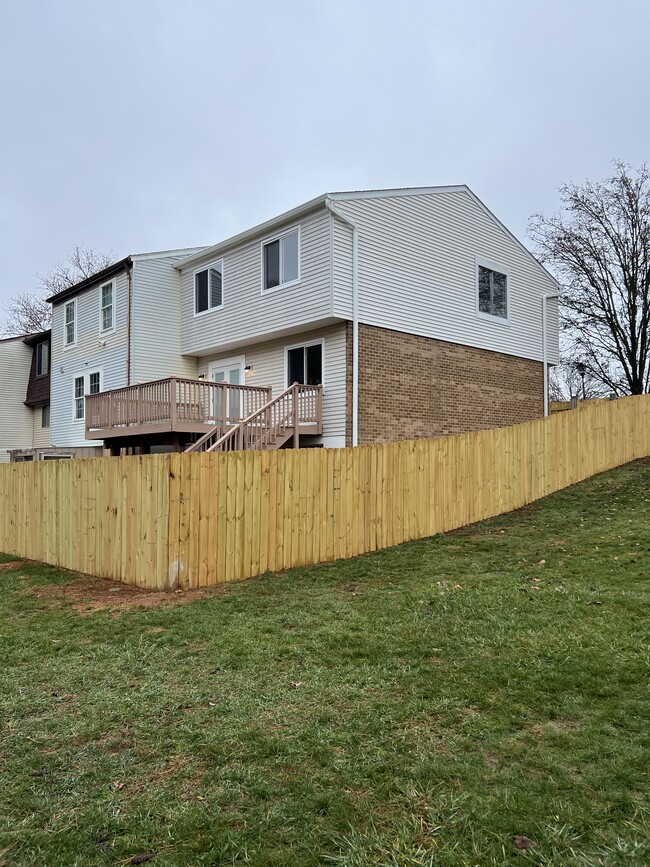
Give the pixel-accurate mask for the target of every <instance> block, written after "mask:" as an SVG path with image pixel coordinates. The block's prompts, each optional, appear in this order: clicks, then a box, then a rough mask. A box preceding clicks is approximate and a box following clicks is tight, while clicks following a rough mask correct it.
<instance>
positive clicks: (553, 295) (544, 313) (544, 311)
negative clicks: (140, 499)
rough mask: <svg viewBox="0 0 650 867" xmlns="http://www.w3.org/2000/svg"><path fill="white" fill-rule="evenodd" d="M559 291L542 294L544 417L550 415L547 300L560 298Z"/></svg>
mask: <svg viewBox="0 0 650 867" xmlns="http://www.w3.org/2000/svg"><path fill="white" fill-rule="evenodd" d="M558 297H559V295H558V293H557V292H545V293H544V294H543V295H542V364H543V366H544V418H546V416H547V415H548V350H547V347H546V343H547V337H546V335H547V330H548V313H547V307H546V302H547V301H548V300H549V298H558Z"/></svg>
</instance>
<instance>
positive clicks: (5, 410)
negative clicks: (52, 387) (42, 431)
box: [0, 337, 33, 463]
mask: <svg viewBox="0 0 650 867" xmlns="http://www.w3.org/2000/svg"><path fill="white" fill-rule="evenodd" d="M32 352H33V350H32V348H31V346H26V345H25V344H24V343H23V341H22V338H21V337H16V338H12V339H10V340H0V394H2V410H1V411H0V462H1V463H6V462H7V461H9V452H8V450H9V449H28V448H31V446H32V441H33V421H32V409H31V408H30V407H27V406H25V403H24V401H25V396H26V394H27V383H28V382H29V372H30V368H31V365H32Z"/></svg>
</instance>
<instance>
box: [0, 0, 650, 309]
mask: <svg viewBox="0 0 650 867" xmlns="http://www.w3.org/2000/svg"><path fill="white" fill-rule="evenodd" d="M649 25H650V4H649V3H647V0H636V2H635V0H617V2H615V3H614V2H607V3H605V2H602V0H591V2H583V0H561V2H558V0H543V2H535V3H533V2H530V0H529V2H526V0H448V2H443V0H429V2H424V0H399V2H397V0H395V2H390V3H389V2H385V0H346V2H344V0H327V2H325V0H322V2H321V0H302V2H288V0H277V2H269V0H250V2H246V0H239V2H225V0H222V2H217V0H213V2H209V0H183V2H180V0H128V2H124V0H110V2H102V3H99V2H88V0H49V2H47V0H20V2H17V0H0V107H1V114H0V124H1V126H0V221H1V226H0V254H1V259H2V271H1V272H0V302H2V301H6V299H7V298H9V297H10V296H11V295H13V294H15V293H16V292H19V291H29V290H32V289H34V288H35V286H36V280H35V276H34V275H35V273H36V272H41V273H43V272H46V271H48V270H49V269H50V268H51V267H52V266H53V265H54V264H55V263H56V262H57V261H60V260H62V259H63V258H64V257H65V254H66V252H67V251H68V250H69V249H70V248H71V247H72V246H73V245H74V244H77V243H80V244H84V245H86V246H90V247H94V248H96V249H97V250H100V251H103V252H107V253H109V252H110V253H113V254H114V255H115V257H116V258H121V257H123V256H125V255H126V254H128V253H133V252H144V251H147V250H159V249H167V248H171V247H183V246H194V245H198V244H213V243H216V242H217V241H219V240H222V239H224V238H226V237H228V236H229V235H232V234H234V233H236V232H238V231H240V230H243V229H245V228H247V227H250V226H252V225H254V224H255V223H257V222H260V221H262V220H264V219H267V218H269V217H272V216H274V215H276V214H279V213H281V212H282V211H284V210H286V209H288V208H290V207H293V206H294V205H297V204H300V203H301V202H303V201H306V200H307V199H310V198H312V197H314V196H316V195H318V194H320V193H324V192H331V191H337V190H345V189H369V188H377V187H401V186H423V185H432V184H452V183H467V184H469V186H470V187H472V189H473V190H474V191H475V192H476V193H477V194H478V195H479V196H480V197H481V198H482V199H483V200H484V202H485V203H486V204H487V205H488V206H489V207H490V208H491V209H492V210H493V211H494V212H495V213H496V214H497V216H498V217H500V218H501V219H502V220H503V221H504V222H505V223H506V225H507V226H508V227H509V228H510V229H511V230H512V231H514V232H515V234H517V235H518V236H519V237H520V238H521V239H522V240H524V241H525V240H526V237H525V232H526V223H527V219H528V216H529V215H530V214H531V213H532V212H533V211H535V210H543V211H545V212H549V211H552V210H555V209H556V208H557V205H558V196H557V187H558V185H559V184H561V183H562V182H564V181H570V180H578V181H581V180H584V179H585V178H587V177H590V178H592V179H597V178H601V177H605V176H607V174H608V172H609V170H610V166H611V160H612V159H613V158H620V159H624V160H626V161H628V162H631V163H632V164H635V165H638V164H639V163H641V162H643V161H644V160H646V159H647V157H648V142H649V141H650V129H649V127H650V119H649V114H648V111H647V97H648V82H649V80H650V76H649V72H650V69H649V66H650V64H649V62H648V48H647V36H648V32H649Z"/></svg>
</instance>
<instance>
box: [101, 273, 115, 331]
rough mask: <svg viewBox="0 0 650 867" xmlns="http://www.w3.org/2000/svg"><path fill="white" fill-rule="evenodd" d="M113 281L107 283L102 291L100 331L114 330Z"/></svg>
mask: <svg viewBox="0 0 650 867" xmlns="http://www.w3.org/2000/svg"><path fill="white" fill-rule="evenodd" d="M113 291H114V289H113V281H112V280H111V282H110V283H106V284H105V285H104V286H102V288H101V289H100V298H101V308H100V318H101V321H100V326H99V330H100V331H102V332H103V331H112V330H113Z"/></svg>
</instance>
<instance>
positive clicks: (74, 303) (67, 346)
mask: <svg viewBox="0 0 650 867" xmlns="http://www.w3.org/2000/svg"><path fill="white" fill-rule="evenodd" d="M71 304H72V307H73V310H74V320H73V323H74V340H71V341H70V343H68V342H67V336H68V328H67V322H66V315H67V314H66V311H67V309H68V307H69V306H70V305H71ZM76 345H77V299H76V298H73V299H72V300H71V301H66V302H65V303H64V305H63V348H64V349H72V347H73V346H76Z"/></svg>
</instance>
